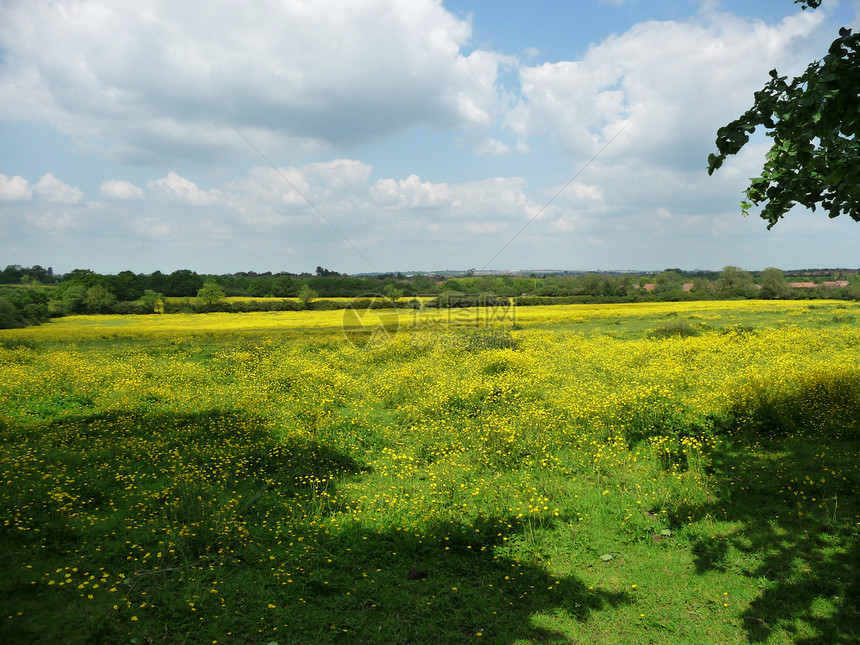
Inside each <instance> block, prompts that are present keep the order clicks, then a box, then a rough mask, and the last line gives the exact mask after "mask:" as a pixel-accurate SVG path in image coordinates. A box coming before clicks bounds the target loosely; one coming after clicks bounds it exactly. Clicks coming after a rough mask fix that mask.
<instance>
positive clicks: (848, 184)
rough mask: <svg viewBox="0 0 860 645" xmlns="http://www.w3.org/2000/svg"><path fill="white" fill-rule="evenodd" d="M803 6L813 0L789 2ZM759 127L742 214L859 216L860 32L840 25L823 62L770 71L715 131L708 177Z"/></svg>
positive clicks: (815, 2) (772, 218) (774, 218)
mask: <svg viewBox="0 0 860 645" xmlns="http://www.w3.org/2000/svg"><path fill="white" fill-rule="evenodd" d="M795 3H796V4H801V5H802V6H803V8H804V9H806V8H807V7H812V8H815V7H818V6H819V5H820V4H821V0H805V1H804V0H795ZM759 126H764V128H765V129H766V135H767V136H768V137H770V138H772V139H773V145H772V146H771V148H770V150H769V151H768V153H767V156H766V159H765V163H764V167H763V168H762V173H761V175H760V176H758V177H753V178H752V179H751V180H750V185H749V187H748V188H747V189H746V191H745V193H746V199H745V200H744V201H742V202H741V209H742V210H743V213H744V215H747V214H748V213H749V210H750V209H751V208H753V207H754V206H760V205H763V208H762V211H761V213H760V215H761V217H762V219H765V220H767V222H768V228H772V227H773V226H774V224H776V223H777V222H778V221H779V220H780V218H782V217H783V216H784V215H785V213H787V212H788V211H789V209H791V208H792V206H794V205H795V204H800V205H801V206H805V207H807V208H809V209H811V210H815V209H816V207H818V206H820V207H821V208H823V209H824V210H825V211H826V212H827V214H828V215H829V216H830V217H831V218H833V217H837V216H839V215H842V214H845V215H848V216H850V217H851V218H852V219H854V220H856V221H860V34H852V33H851V30H850V29H845V28H843V29H840V30H839V37H838V38H837V39H836V40H834V41H833V43H832V44H831V45H830V48H829V50H828V53H827V55H826V56H824V58H823V59H821V60H819V61H814V62H812V63H810V65H809V66H808V67H807V68H806V71H805V72H804V73H803V74H801V75H800V76H798V77H796V78H794V79H792V80H791V82H789V81H788V78H787V77H786V76H780V75H779V73H778V72H777V71H776V70H775V69H774V70H771V71H770V81H769V82H768V83H767V85H765V87H764V89H762V90H760V91H758V92H756V93H755V102H754V104H753V106H752V107H751V108H750V109H749V110H747V111H746V112H745V113H744V114H743V115H741V116H740V117H739V118H737V119H735V120H734V121H732V122H731V123H729V124H728V125H726V126H724V127H722V128H720V129H719V130H718V131H717V140H716V144H717V150H718V154H713V153H712V154H711V155H710V156H709V157H708V174H709V175H710V174H713V172H714V171H715V170H717V169H718V168H720V166H722V165H723V162H724V161H725V160H726V157H727V156H728V155H734V154H737V153H738V152H740V151H741V149H742V148H743V147H744V146H745V145H746V144H747V142H748V141H749V138H750V134H752V133H753V132H755V130H756V128H757V127H759Z"/></svg>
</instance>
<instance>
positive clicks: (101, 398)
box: [0, 301, 860, 645]
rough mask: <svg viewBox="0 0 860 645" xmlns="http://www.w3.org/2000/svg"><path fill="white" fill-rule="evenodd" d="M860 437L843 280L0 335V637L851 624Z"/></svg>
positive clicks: (588, 631)
mask: <svg viewBox="0 0 860 645" xmlns="http://www.w3.org/2000/svg"><path fill="white" fill-rule="evenodd" d="M344 325H345V326H346V332H345V331H344ZM858 431H860V306H858V305H857V304H854V303H841V302H835V301H816V302H814V303H812V304H810V303H805V302H796V301H793V302H763V301H762V302H759V301H742V302H689V303H660V304H634V305H599V306H597V305H595V306H554V307H521V308H519V309H517V310H515V311H512V310H506V311H494V310H461V311H454V312H449V311H428V312H408V311H402V312H399V313H398V312H394V311H385V310H377V311H370V312H355V311H352V310H346V311H319V312H318V311H298V312H271V313H248V314H198V315H181V314H176V315H150V316H79V317H68V318H62V319H59V320H57V321H54V322H51V323H49V324H47V325H44V326H41V327H33V328H27V329H22V330H8V331H3V332H0V442H2V448H0V484H2V485H1V486H0V509H2V518H3V527H2V530H0V571H2V576H0V612H2V615H0V642H4V643H20V642H29V643H85V642H96V643H262V644H271V643H278V644H280V645H284V644H287V643H296V644H298V643H308V642H317V643H329V642H332V643H334V642H361V643H464V642H470V643H471V642H489V643H503V644H517V643H578V642H588V643H696V644H701V643H714V644H720V645H722V644H725V643H745V642H762V643H856V642H858V641H860V600H858V599H860V579H858V578H860V548H858V545H860V542H858V537H860V497H858V493H860V471H858V462H860V444H858Z"/></svg>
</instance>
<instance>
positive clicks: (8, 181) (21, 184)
mask: <svg viewBox="0 0 860 645" xmlns="http://www.w3.org/2000/svg"><path fill="white" fill-rule="evenodd" d="M31 199H33V187H32V186H30V182H29V181H27V180H26V179H24V178H23V177H21V176H19V175H15V176H14V177H7V176H6V175H4V174H3V173H0V201H3V202H28V201H30V200H31Z"/></svg>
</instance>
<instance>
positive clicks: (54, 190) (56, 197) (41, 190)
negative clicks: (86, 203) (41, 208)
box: [36, 173, 84, 204]
mask: <svg viewBox="0 0 860 645" xmlns="http://www.w3.org/2000/svg"><path fill="white" fill-rule="evenodd" d="M36 194H37V195H40V196H42V197H44V198H46V199H47V200H48V201H49V202H52V203H55V204H78V203H80V202H81V201H82V200H83V198H84V193H83V192H82V191H81V189H80V188H75V187H74V186H69V185H68V184H65V183H63V182H62V181H60V180H59V179H57V178H56V177H54V175H52V174H51V173H46V174H45V175H44V176H43V177H42V178H41V179H40V180H39V182H38V183H37V184H36Z"/></svg>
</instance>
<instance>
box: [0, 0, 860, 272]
mask: <svg viewBox="0 0 860 645" xmlns="http://www.w3.org/2000/svg"><path fill="white" fill-rule="evenodd" d="M823 4H824V6H823V7H822V9H819V10H816V11H805V12H804V11H801V10H800V8H799V7H798V6H797V5H794V4H793V3H792V2H791V1H790V0H766V1H760V2H754V3H752V2H740V1H735V0H723V1H718V0H666V1H659V0H648V1H646V0H583V1H580V2H571V1H570V0H567V1H561V0H547V1H543V2H534V3H524V2H514V1H512V0H493V1H489V0H473V1H469V0H450V1H445V2H441V1H438V0H350V2H344V1H343V0H340V1H334V0H315V1H314V2H298V1H296V0H282V1H275V0H246V1H245V2H242V3H228V2H225V3H211V2H208V3H204V2H199V1H191V0H170V1H167V0H139V1H138V2H135V3H121V2H115V1H108V0H98V1H96V0H75V1H72V0H54V1H51V2H48V1H47V0H0V96H2V97H3V100H2V101H0V141H2V145H0V265H3V266H5V265H6V264H22V265H33V264H41V265H42V266H46V267H47V266H52V267H53V268H54V270H55V271H57V272H67V271H70V270H72V269H75V268H88V269H92V270H95V271H99V272H104V273H115V272H118V271H121V270H125V269H130V270H132V271H135V272H146V273H149V272H152V271H154V270H157V269H158V270H162V271H172V270H175V269H179V268H190V269H193V270H196V271H198V272H207V273H208V272H211V273H229V272H234V271H243V270H254V271H293V272H301V271H313V269H314V268H315V267H316V266H318V265H322V266H325V267H327V268H329V269H333V270H337V271H343V272H349V273H361V272H372V271H397V270H402V271H408V270H438V269H468V268H472V267H474V268H478V269H485V268H486V269H568V270H611V269H639V270H653V269H658V270H659V269H663V268H666V267H681V268H685V269H699V268H701V269H719V268H721V267H723V266H725V265H729V264H731V265H739V266H742V267H745V268H748V269H761V268H764V267H767V266H777V267H780V268H783V269H789V268H802V267H858V266H860V253H858V249H860V244H858V243H860V225H858V224H856V223H855V222H852V221H851V220H848V219H845V218H838V219H836V220H829V219H828V218H827V217H826V216H824V215H822V214H820V213H817V214H816V213H808V212H805V211H802V210H800V209H796V210H795V211H792V212H791V213H790V214H789V216H788V217H787V219H786V220H784V221H783V222H781V223H780V224H778V225H777V226H776V227H775V228H774V229H772V230H771V231H767V230H766V227H765V223H764V221H763V220H761V219H759V218H757V217H754V216H751V217H749V218H743V217H742V216H741V215H740V211H739V207H738V203H739V201H740V199H741V197H742V190H743V188H744V187H745V181H746V178H748V177H751V176H753V175H755V174H756V173H757V170H758V169H759V168H760V167H761V163H762V160H763V154H764V151H765V150H766V140H765V139H764V138H763V137H759V138H758V139H756V140H754V141H753V144H752V145H750V146H748V147H747V148H746V149H745V150H744V151H743V153H742V154H741V155H739V156H738V157H737V158H733V159H731V160H730V161H729V162H728V163H727V164H726V165H725V166H724V168H723V169H722V170H720V171H719V172H718V173H717V174H715V175H714V176H713V177H708V175H707V172H706V169H705V168H706V159H707V155H708V153H709V152H711V151H712V150H713V142H714V137H715V133H716V129H717V128H718V127H720V126H721V125H724V124H725V123H727V122H728V121H730V120H731V119H733V118H735V117H736V116H738V115H739V114H740V113H741V112H742V111H744V110H745V109H746V108H747V107H748V106H749V105H750V103H751V101H752V93H753V92H754V91H756V90H758V89H760V88H761V87H762V85H763V84H764V83H765V81H766V79H767V72H768V70H770V69H772V68H777V69H778V70H779V71H780V72H781V73H783V74H793V73H799V72H800V71H802V70H803V69H804V67H805V66H806V65H807V64H808V63H809V62H810V61H811V60H813V59H816V58H820V57H821V56H822V55H824V53H826V50H827V46H828V45H829V43H830V41H831V40H832V39H833V38H834V37H835V35H836V33H837V31H838V28H839V27H840V26H850V27H855V28H856V27H857V25H858V14H860V0H841V2H836V1H828V0H825V2H824V3H823ZM562 188H564V190H561V189H562ZM559 191H561V192H559Z"/></svg>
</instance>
